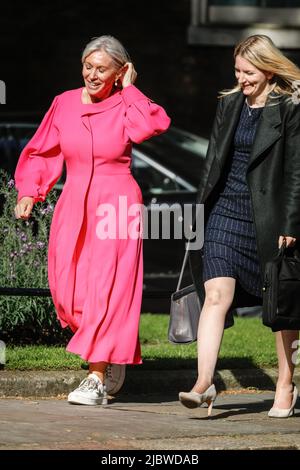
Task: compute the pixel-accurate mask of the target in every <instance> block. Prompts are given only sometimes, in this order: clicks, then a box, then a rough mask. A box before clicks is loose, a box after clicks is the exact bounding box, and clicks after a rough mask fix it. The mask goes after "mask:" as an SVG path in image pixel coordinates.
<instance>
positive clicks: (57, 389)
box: [0, 367, 300, 398]
mask: <svg viewBox="0 0 300 470" xmlns="http://www.w3.org/2000/svg"><path fill="white" fill-rule="evenodd" d="M86 373H87V372H86V371H83V370H80V371H70V370H64V371H62V370H60V371H7V370H2V371H0V396H1V397H36V398H41V397H58V396H60V395H67V394H68V393H69V392H70V391H72V390H74V388H76V387H77V385H78V384H79V382H80V381H81V380H82V379H83V378H84V377H85V376H86ZM276 379H277V369H230V370H229V369H224V370H219V371H217V373H216V375H215V380H214V382H215V385H216V387H217V389H218V390H219V391H222V390H228V389H241V388H243V389H245V388H254V389H255V388H256V389H259V390H274V389H275V384H276ZM195 380H196V371H195V370H189V369H178V370H153V369H151V370H146V369H144V370H141V369H140V370H139V369H138V368H130V367H127V373H126V379H125V383H124V386H123V388H122V394H133V395H136V394H155V393H162V392H163V393H166V394H167V393H169V394H173V393H176V394H177V393H178V391H180V390H190V389H191V388H192V386H193V385H194V383H195ZM294 382H295V384H296V385H297V387H298V388H300V370H299V371H298V370H296V371H295V375H294Z"/></svg>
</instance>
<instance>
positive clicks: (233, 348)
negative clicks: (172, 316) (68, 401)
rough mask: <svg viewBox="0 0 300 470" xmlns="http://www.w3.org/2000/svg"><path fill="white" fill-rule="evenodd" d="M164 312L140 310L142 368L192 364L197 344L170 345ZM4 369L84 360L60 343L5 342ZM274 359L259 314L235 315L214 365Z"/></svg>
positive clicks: (76, 365)
mask: <svg viewBox="0 0 300 470" xmlns="http://www.w3.org/2000/svg"><path fill="white" fill-rule="evenodd" d="M168 322H169V317H168V315H158V314H155V315H152V314H142V317H141V324H140V340H141V345H142V356H143V362H144V364H143V366H142V367H144V368H156V369H179V368H189V367H192V368H196V357H197V346H196V343H193V344H189V345H173V344H171V343H169V342H168V339H167V330H168ZM6 361H7V362H6V365H5V369H7V370H9V369H10V370H17V369H18V370H32V369H43V370H53V369H56V370H59V369H80V368H81V367H85V363H84V361H83V360H82V359H80V358H79V357H78V356H75V355H73V354H70V353H67V352H66V351H65V348H64V347H55V346H51V347H49V346H26V347H12V346H8V347H7V350H6ZM276 363H277V360H276V352H275V344H274V335H273V333H272V332H271V330H269V329H268V328H266V327H264V326H263V325H262V322H261V319H259V318H235V326H234V327H233V328H229V329H228V330H225V333H224V338H223V344H222V348H221V351H220V356H219V361H218V365H217V367H218V368H219V369H224V368H244V367H246V368H251V367H272V366H275V365H276Z"/></svg>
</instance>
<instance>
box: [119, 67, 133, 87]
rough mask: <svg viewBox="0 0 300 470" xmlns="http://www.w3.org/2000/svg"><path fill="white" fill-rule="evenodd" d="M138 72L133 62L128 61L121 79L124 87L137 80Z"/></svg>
mask: <svg viewBox="0 0 300 470" xmlns="http://www.w3.org/2000/svg"><path fill="white" fill-rule="evenodd" d="M136 77H137V73H136V71H135V68H134V66H133V63H132V62H126V64H125V65H124V72H123V74H122V76H121V77H120V80H121V82H122V87H123V88H126V87H127V86H129V85H133V84H134V82H135V81H136Z"/></svg>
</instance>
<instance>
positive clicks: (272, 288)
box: [262, 244, 300, 331]
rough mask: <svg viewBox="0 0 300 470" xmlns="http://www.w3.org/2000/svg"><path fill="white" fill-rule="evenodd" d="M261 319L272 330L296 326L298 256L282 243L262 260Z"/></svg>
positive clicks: (298, 317)
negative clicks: (263, 266)
mask: <svg viewBox="0 0 300 470" xmlns="http://www.w3.org/2000/svg"><path fill="white" fill-rule="evenodd" d="M262 320H263V324H264V325H266V326H269V327H270V328H272V331H280V330H299V329H300V258H299V256H298V253H297V251H296V250H294V249H292V248H286V246H285V244H283V245H282V246H281V248H280V249H279V251H278V254H277V256H276V257H275V258H274V259H272V260H271V261H269V262H267V263H266V267H265V273H264V283H263V313H262Z"/></svg>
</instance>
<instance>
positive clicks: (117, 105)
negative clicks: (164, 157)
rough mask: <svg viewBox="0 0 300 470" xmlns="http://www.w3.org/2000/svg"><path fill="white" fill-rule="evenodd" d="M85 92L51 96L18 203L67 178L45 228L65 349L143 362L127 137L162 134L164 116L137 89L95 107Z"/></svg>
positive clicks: (88, 356) (22, 165)
mask: <svg viewBox="0 0 300 470" xmlns="http://www.w3.org/2000/svg"><path fill="white" fill-rule="evenodd" d="M81 93H82V88H78V89H75V90H70V91H67V92H64V93H62V94H61V95H59V96H56V97H55V99H54V100H53V103H52V105H51V107H50V109H49V111H48V112H47V113H46V115H45V116H44V119H43V121H42V123H41V125H40V126H39V128H38V130H37V131H36V133H35V135H34V136H33V138H32V139H31V140H30V142H29V143H28V144H27V145H26V147H25V148H24V150H23V152H22V153H21V155H20V158H19V161H18V165H17V168H16V172H15V181H16V187H17V189H18V192H19V194H18V200H20V199H21V198H22V197H23V196H32V197H34V201H35V202H37V201H44V200H45V197H46V195H47V193H48V192H49V191H50V189H51V188H52V187H53V185H54V184H55V183H56V181H57V180H58V179H59V177H60V176H61V174H62V169H63V162H64V161H65V164H66V170H67V178H66V182H65V184H64V188H63V191H62V193H61V195H60V197H59V200H58V202H57V204H56V207H55V211H54V215H53V220H52V224H51V230H50V239H49V250H48V277H49V287H50V290H51V294H52V298H53V302H54V305H55V309H56V312H57V316H58V318H59V320H60V323H61V325H62V327H66V326H69V327H70V328H71V329H72V331H73V332H74V335H73V337H72V338H71V340H70V342H69V344H68V345H67V351H69V352H72V353H75V354H78V355H80V356H81V357H82V358H83V359H84V360H87V361H89V362H100V361H104V362H108V363H116V364H139V363H141V354H140V344H139V340H138V329H139V319H140V309H141V300H142V286H143V257H142V235H141V225H142V224H141V222H142V211H141V204H142V202H143V200H142V194H141V190H140V188H139V186H138V184H137V182H136V181H135V179H134V178H133V176H132V175H131V172H130V164H131V150H132V142H135V143H139V142H142V141H143V140H146V139H149V138H150V137H152V136H155V135H157V134H159V133H161V132H164V131H165V130H167V128H168V127H169V125H170V119H169V117H168V116H167V114H166V113H165V111H164V109H163V108H162V107H160V106H158V105H157V104H155V103H153V102H152V101H151V100H150V99H149V98H147V97H146V96H145V95H144V94H143V93H141V92H140V91H139V90H138V89H137V88H136V87H135V86H134V85H130V86H128V87H126V88H124V89H123V90H122V91H120V92H117V93H115V94H114V95H112V96H110V97H109V98H107V99H105V100H103V101H101V102H99V103H93V104H83V103H82V101H81Z"/></svg>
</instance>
